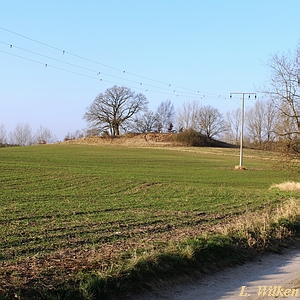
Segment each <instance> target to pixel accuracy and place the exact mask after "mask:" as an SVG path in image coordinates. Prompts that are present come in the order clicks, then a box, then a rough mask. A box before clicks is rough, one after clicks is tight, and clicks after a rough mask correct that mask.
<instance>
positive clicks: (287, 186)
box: [271, 181, 300, 192]
mask: <svg viewBox="0 0 300 300" xmlns="http://www.w3.org/2000/svg"><path fill="white" fill-rule="evenodd" d="M272 188H278V189H280V190H281V191H289V192H300V182H295V181H287V182H283V183H280V184H273V185H272V186H271V189H272Z"/></svg>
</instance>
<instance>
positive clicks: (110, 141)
mask: <svg viewBox="0 0 300 300" xmlns="http://www.w3.org/2000/svg"><path fill="white" fill-rule="evenodd" d="M176 137H177V134H176V133H154V132H149V133H136V134H124V135H120V136H101V137H100V136H95V137H83V138H81V139H72V140H68V141H65V142H64V143H68V144H82V145H122V146H134V147H157V146H159V147H161V146H169V147H176V146H189V145H187V143H184V142H179V141H178V140H177V138H176ZM201 146H202V147H221V148H236V146H235V145H231V144H228V143H225V142H222V141H217V140H211V141H206V142H203V143H202V144H201Z"/></svg>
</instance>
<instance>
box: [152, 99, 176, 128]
mask: <svg viewBox="0 0 300 300" xmlns="http://www.w3.org/2000/svg"><path fill="white" fill-rule="evenodd" d="M174 116H175V110H174V105H173V104H172V103H171V101H170V100H166V101H162V102H161V103H160V105H159V106H158V108H157V110H156V118H157V128H158V131H163V132H164V131H165V132H166V131H168V129H169V127H170V124H172V123H173V122H174Z"/></svg>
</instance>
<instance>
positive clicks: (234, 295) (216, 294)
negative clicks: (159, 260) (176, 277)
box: [132, 245, 300, 300]
mask: <svg viewBox="0 0 300 300" xmlns="http://www.w3.org/2000/svg"><path fill="white" fill-rule="evenodd" d="M132 299H134V300H146V299H147V300H162V299H172V300H216V299H221V300H237V299H241V300H242V299H247V300H254V299H300V245H299V246H297V247H295V246H294V247H291V248H289V249H286V250H285V251H284V252H283V253H282V254H268V255H265V256H262V257H261V258H260V259H258V260H257V261H254V262H253V261H252V262H248V263H246V264H244V265H241V266H238V267H234V268H228V269H226V270H223V271H220V272H218V273H217V274H214V275H209V276H206V277H205V278H203V279H200V280H197V281H194V282H192V283H188V284H186V283H185V284H182V285H176V286H169V287H168V288H165V289H159V290H158V291H155V292H152V293H147V294H144V295H143V296H139V297H134V298H132Z"/></svg>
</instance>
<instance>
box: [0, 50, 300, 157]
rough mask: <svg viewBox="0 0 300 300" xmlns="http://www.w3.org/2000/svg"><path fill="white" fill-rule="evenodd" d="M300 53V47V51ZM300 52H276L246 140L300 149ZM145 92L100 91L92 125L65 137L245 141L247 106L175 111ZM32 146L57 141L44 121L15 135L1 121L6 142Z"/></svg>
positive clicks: (90, 114) (1, 139)
mask: <svg viewBox="0 0 300 300" xmlns="http://www.w3.org/2000/svg"><path fill="white" fill-rule="evenodd" d="M298 53H299V51H298ZM297 55H298V54H297V53H296V54H293V53H291V52H288V53H287V54H281V55H279V54H276V55H274V56H271V57H270V60H269V61H268V64H267V66H268V68H269V70H270V74H269V79H268V84H267V85H266V86H265V87H263V88H261V91H260V92H261V93H263V95H264V96H263V97H262V98H261V99H260V100H257V101H256V102H255V104H254V106H253V107H251V108H249V109H247V110H246V111H245V121H244V144H245V145H246V146H251V147H256V148H260V149H268V150H273V149H274V147H277V145H279V144H280V145H284V147H286V148H287V149H290V150H292V151H296V152H299V148H298V147H299V139H298V133H299V107H300V106H299V105H300V103H299V99H300V95H299V84H300V83H299V57H298V56H297ZM148 104H149V103H148V100H147V98H146V97H145V95H143V94H141V93H135V92H134V91H132V90H131V89H130V88H128V87H124V86H113V87H111V88H108V89H107V90H106V91H105V92H104V93H100V94H99V95H98V96H97V97H96V98H95V100H94V101H93V102H92V103H91V105H90V106H88V107H87V108H86V111H85V113H84V116H83V119H84V120H85V121H86V122H87V124H88V127H87V128H86V129H84V130H78V131H76V132H75V133H68V134H67V135H66V136H65V139H73V138H80V137H83V136H101V135H110V136H117V135H120V134H123V133H128V132H135V133H145V132H161V133H163V132H170V133H176V132H183V131H187V130H193V131H195V132H197V133H199V134H201V135H202V136H204V137H206V138H207V139H208V140H211V139H220V140H223V141H225V142H228V143H231V144H234V145H239V143H240V135H241V116H242V115H241V109H240V108H239V109H236V110H233V111H229V112H227V113H225V114H222V113H221V112H220V111H219V110H218V109H217V108H215V107H213V106H211V105H201V104H199V102H197V101H189V102H185V103H183V104H182V105H181V106H180V107H178V108H177V110H176V111H175V109H174V105H173V104H172V103H171V101H170V100H165V101H162V102H161V103H160V104H159V106H158V107H157V108H156V109H155V110H150V109H149V108H148ZM8 140H9V143H11V144H16V145H22V146H24V145H30V144H33V143H40V144H41V143H51V142H53V141H55V136H54V135H53V134H52V133H51V131H50V130H49V129H47V128H44V127H42V126H40V128H39V129H38V131H37V132H36V133H35V134H32V130H31V128H30V126H29V124H18V125H17V126H16V128H15V130H14V131H13V132H11V133H10V134H9V135H7V134H6V132H5V126H4V125H3V124H1V125H0V144H5V143H8Z"/></svg>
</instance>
